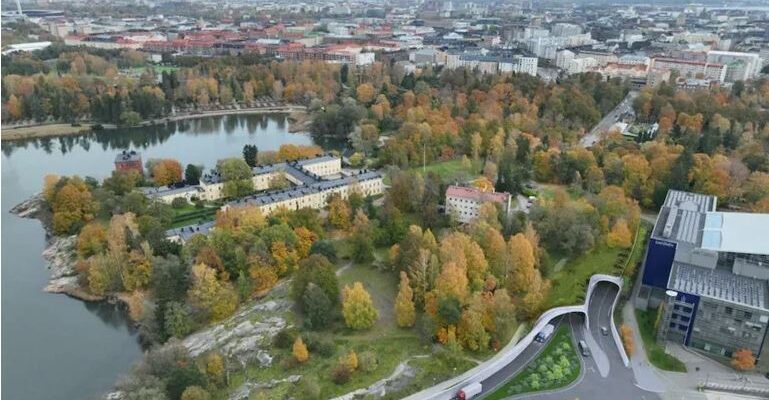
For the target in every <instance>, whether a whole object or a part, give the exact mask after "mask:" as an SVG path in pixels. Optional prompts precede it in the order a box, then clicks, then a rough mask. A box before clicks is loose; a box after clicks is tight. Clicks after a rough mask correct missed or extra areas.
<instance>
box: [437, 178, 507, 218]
mask: <svg viewBox="0 0 769 400" xmlns="http://www.w3.org/2000/svg"><path fill="white" fill-rule="evenodd" d="M511 199H512V196H510V194H509V193H505V192H483V191H481V190H479V189H476V188H470V187H462V186H453V185H452V186H449V187H448V189H446V214H449V215H452V216H454V217H455V218H456V219H457V221H459V222H461V223H463V224H466V223H470V222H471V221H472V220H474V219H475V218H478V212H479V211H480V208H481V205H482V204H483V203H489V202H491V203H497V204H499V205H500V206H502V213H503V214H504V215H507V214H508V213H509V212H510V210H511V209H512V208H511Z"/></svg>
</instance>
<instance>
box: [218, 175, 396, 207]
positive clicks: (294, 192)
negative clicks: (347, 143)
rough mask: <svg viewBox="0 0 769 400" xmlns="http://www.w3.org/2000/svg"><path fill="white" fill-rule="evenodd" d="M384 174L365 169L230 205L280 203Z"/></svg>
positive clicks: (235, 201)
mask: <svg viewBox="0 0 769 400" xmlns="http://www.w3.org/2000/svg"><path fill="white" fill-rule="evenodd" d="M381 177H382V174H380V173H379V172H376V171H363V172H361V173H360V174H357V175H351V176H344V177H342V178H339V179H333V180H327V181H314V182H313V183H311V184H308V185H303V186H295V187H292V188H288V189H280V190H271V191H268V192H262V193H258V194H255V195H251V196H248V197H244V198H242V199H237V200H233V201H231V202H230V203H229V205H233V206H239V205H248V204H253V205H256V206H262V205H266V204H273V203H279V202H282V201H285V200H289V199H292V198H297V197H302V196H306V195H309V194H312V193H317V192H322V191H325V190H330V189H334V188H337V187H340V186H344V185H350V184H353V183H355V182H363V181H367V180H371V179H376V178H381Z"/></svg>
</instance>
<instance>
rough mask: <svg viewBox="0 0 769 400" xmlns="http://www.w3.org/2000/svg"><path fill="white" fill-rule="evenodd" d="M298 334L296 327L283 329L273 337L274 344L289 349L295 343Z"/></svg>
mask: <svg viewBox="0 0 769 400" xmlns="http://www.w3.org/2000/svg"><path fill="white" fill-rule="evenodd" d="M297 336H298V334H297V332H296V330H295V329H292V328H285V329H281V330H280V331H279V332H278V333H277V334H276V335H275V337H274V338H273V339H272V344H273V345H274V346H275V347H277V348H279V349H287V348H289V347H291V346H293V345H294V340H296V337H297Z"/></svg>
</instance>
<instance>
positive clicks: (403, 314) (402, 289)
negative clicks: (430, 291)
mask: <svg viewBox="0 0 769 400" xmlns="http://www.w3.org/2000/svg"><path fill="white" fill-rule="evenodd" d="M415 319H416V308H415V307H414V291H413V290H411V285H410V283H409V277H408V275H407V274H406V272H405V271H401V282H400V285H399V287H398V296H397V297H396V298H395V321H396V322H397V323H398V326H400V327H401V328H407V327H410V326H414V321H415Z"/></svg>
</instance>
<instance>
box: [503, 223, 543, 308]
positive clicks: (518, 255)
mask: <svg viewBox="0 0 769 400" xmlns="http://www.w3.org/2000/svg"><path fill="white" fill-rule="evenodd" d="M507 248H508V254H509V266H508V268H507V271H506V274H507V275H506V276H505V278H506V279H507V282H508V286H509V287H510V289H511V291H512V292H513V293H526V292H528V291H530V290H531V289H532V284H533V283H534V281H535V279H536V275H538V274H539V271H537V269H536V265H535V262H536V261H535V258H534V249H533V248H532V247H531V243H530V242H529V241H528V240H527V239H526V237H525V236H524V235H523V234H522V233H518V234H516V235H514V236H512V237H510V240H509V241H508V243H507Z"/></svg>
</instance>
